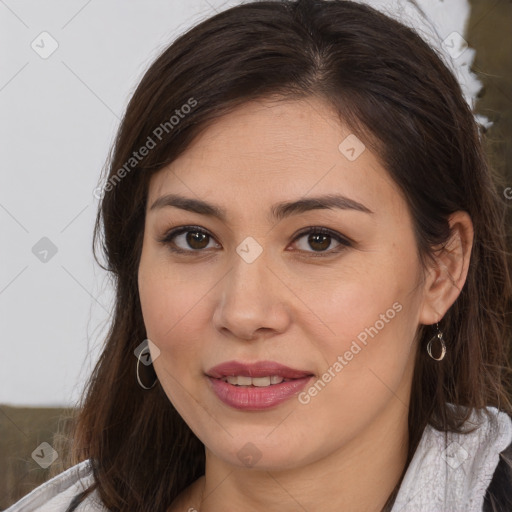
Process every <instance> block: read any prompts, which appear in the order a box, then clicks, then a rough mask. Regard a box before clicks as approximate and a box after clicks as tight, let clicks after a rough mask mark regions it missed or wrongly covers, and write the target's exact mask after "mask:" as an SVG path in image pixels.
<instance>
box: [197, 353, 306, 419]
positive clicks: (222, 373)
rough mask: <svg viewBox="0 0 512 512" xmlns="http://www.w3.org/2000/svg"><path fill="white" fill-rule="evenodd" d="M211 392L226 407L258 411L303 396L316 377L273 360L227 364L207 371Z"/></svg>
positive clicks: (230, 362) (229, 362) (231, 362)
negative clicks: (303, 392) (305, 389)
mask: <svg viewBox="0 0 512 512" xmlns="http://www.w3.org/2000/svg"><path fill="white" fill-rule="evenodd" d="M206 375H207V377H208V380H209V381H210V384H211V390H212V391H213V393H214V394H215V395H216V396H217V398H218V399H219V400H221V401H222V402H223V403H224V404H226V405H228V406H230V407H233V408H235V409H239V410H240V409H242V410H248V411H251V410H252V411H257V410H262V409H267V408H270V407H274V406H277V405H279V404H280V403H282V402H285V401H286V400H288V399H290V398H291V397H293V396H295V395H297V394H298V393H300V391H301V390H302V389H303V388H304V387H305V386H306V385H307V384H308V382H309V381H310V380H311V378H312V377H313V374H312V373H311V372H309V371H306V370H297V369H294V368H290V367H288V366H284V365H282V364H279V363H275V362H273V361H260V362H257V363H240V362H238V361H228V362H226V363H222V364H219V365H217V366H214V367H213V368H210V370H208V372H206Z"/></svg>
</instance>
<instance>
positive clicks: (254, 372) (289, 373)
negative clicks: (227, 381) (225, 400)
mask: <svg viewBox="0 0 512 512" xmlns="http://www.w3.org/2000/svg"><path fill="white" fill-rule="evenodd" d="M206 375H208V376H209V377H213V378H215V379H222V378H223V377H229V376H235V375H240V376H245V377H266V376H272V375H277V376H279V377H282V378H283V379H300V378H302V377H307V376H310V375H313V374H312V373H311V372H309V371H306V370H297V369H295V368H290V367H288V366H285V365H282V364H279V363H276V362H275V361H257V362H254V363H242V362H239V361H226V362H225V363H221V364H218V365H217V366H214V367H213V368H210V369H209V370H208V371H207V372H206Z"/></svg>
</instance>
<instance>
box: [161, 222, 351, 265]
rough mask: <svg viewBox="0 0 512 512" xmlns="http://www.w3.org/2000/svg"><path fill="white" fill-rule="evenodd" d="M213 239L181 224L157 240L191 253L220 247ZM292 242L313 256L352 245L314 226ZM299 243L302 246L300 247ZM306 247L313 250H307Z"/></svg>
mask: <svg viewBox="0 0 512 512" xmlns="http://www.w3.org/2000/svg"><path fill="white" fill-rule="evenodd" d="M306 237H307V239H306ZM303 238H304V239H305V240H304V241H303V242H302V243H301V244H297V241H300V240H301V239H303ZM214 240H215V239H214V238H213V236H212V235H210V234H209V233H208V232H207V231H205V230H204V229H202V228H200V227H199V226H181V227H178V228H174V229H171V230H170V231H169V232H167V233H166V234H165V235H164V236H163V237H162V238H160V239H159V240H158V241H159V242H160V243H162V244H164V245H167V246H169V249H170V250H171V251H172V252H174V253H180V254H186V253H189V254H191V253H201V252H205V251H204V249H208V248H210V249H211V248H220V247H221V246H220V244H218V243H217V244H214V246H213V247H212V246H210V247H209V245H210V243H211V242H213V241H214ZM333 240H334V241H335V242H336V243H337V244H338V245H337V247H335V248H334V249H333V248H330V247H331V245H332V242H333ZM293 243H295V244H296V245H299V251H301V252H305V253H310V255H311V256H314V257H316V256H320V257H321V256H330V255H333V254H338V253H340V252H342V251H343V250H345V249H347V248H348V247H352V245H353V242H352V241H351V240H350V239H348V238H346V237H344V236H343V235H341V234H340V233H338V232H336V231H332V230H330V229H327V228H323V227H316V226H310V227H308V228H306V229H305V230H302V231H301V232H300V233H299V234H298V235H297V236H296V237H295V238H294V239H293ZM301 245H302V247H300V246H301ZM308 247H309V248H312V249H313V250H312V251H311V250H309V249H308ZM329 248H330V249H329Z"/></svg>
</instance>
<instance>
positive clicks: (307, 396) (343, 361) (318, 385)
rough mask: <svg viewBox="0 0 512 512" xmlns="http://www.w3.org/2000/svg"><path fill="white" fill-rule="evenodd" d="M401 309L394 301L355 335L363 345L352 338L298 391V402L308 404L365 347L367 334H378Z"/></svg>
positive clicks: (372, 335)
mask: <svg viewBox="0 0 512 512" xmlns="http://www.w3.org/2000/svg"><path fill="white" fill-rule="evenodd" d="M402 309H403V308H402V304H400V303H399V302H395V303H394V304H393V306H392V307H391V308H389V309H387V310H386V312H385V313H381V314H380V316H379V320H377V321H376V322H375V323H374V324H373V325H372V326H370V327H366V328H365V329H363V330H362V331H361V332H360V333H359V334H358V335H357V340H358V341H359V342H360V343H361V345H363V346H362V347H361V345H359V343H358V342H357V341H356V340H353V341H352V343H351V345H350V348H349V350H346V351H345V352H344V353H343V355H339V356H338V357H337V359H336V361H335V362H334V363H333V364H332V365H331V366H329V368H327V371H326V372H325V373H324V374H322V376H321V377H320V378H319V379H317V380H316V382H315V383H314V384H313V385H311V386H310V387H309V388H308V389H307V390H306V391H302V392H301V393H299V395H298V400H299V402H300V403H301V404H303V405H307V404H309V403H310V402H311V399H312V398H313V397H315V396H317V395H318V393H320V391H322V390H323V389H324V388H325V386H326V385H327V384H328V383H329V382H331V380H332V379H334V377H336V375H337V374H338V373H340V372H341V370H343V368H345V366H347V365H348V364H349V363H350V361H352V359H353V358H354V356H355V355H357V354H359V352H361V350H362V349H363V348H364V347H366V345H367V344H368V336H370V337H371V338H374V337H375V336H377V334H379V332H380V331H382V329H384V327H386V325H387V324H389V322H390V321H391V320H393V318H395V316H396V314H397V313H400V311H402Z"/></svg>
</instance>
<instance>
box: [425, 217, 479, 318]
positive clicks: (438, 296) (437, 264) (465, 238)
mask: <svg viewBox="0 0 512 512" xmlns="http://www.w3.org/2000/svg"><path fill="white" fill-rule="evenodd" d="M448 221H449V224H450V231H451V235H450V238H449V239H448V241H447V242H446V243H445V244H442V245H440V246H439V247H436V248H435V249H436V250H435V252H434V255H433V257H434V261H433V262H432V263H431V264H429V268H428V271H427V275H426V277H425V282H424V285H423V287H424V288H423V292H424V297H423V304H422V307H421V311H420V317H419V322H420V324H424V325H431V324H434V323H436V322H439V321H440V320H441V319H442V318H443V316H444V315H445V314H446V312H447V311H448V309H450V307H451V305H452V304H453V303H454V302H455V300H456V299H457V297H458V296H459V294H460V292H461V291H462V287H463V286H464V283H465V282H466V277H467V275H468V269H469V260H470V257H471V249H472V247H473V236H474V234H473V223H472V221H471V217H470V216H469V214H468V213H467V212H464V211H458V212H455V213H453V214H452V215H451V216H450V218H449V219H448Z"/></svg>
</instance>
